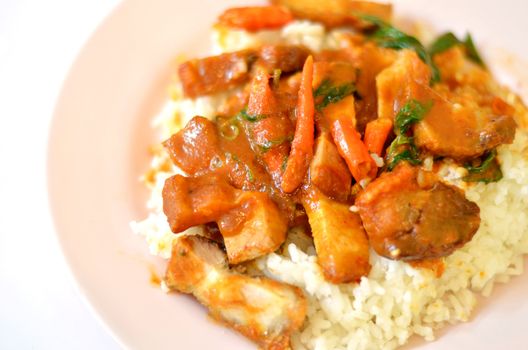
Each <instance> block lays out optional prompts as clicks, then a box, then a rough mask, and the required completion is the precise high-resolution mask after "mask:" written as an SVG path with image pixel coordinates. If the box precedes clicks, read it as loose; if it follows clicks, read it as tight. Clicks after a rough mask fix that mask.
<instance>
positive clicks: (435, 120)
mask: <svg viewBox="0 0 528 350" xmlns="http://www.w3.org/2000/svg"><path fill="white" fill-rule="evenodd" d="M430 76H431V72H430V69H429V67H428V66H427V65H426V64H425V63H423V62H422V61H421V60H420V59H419V58H418V56H417V55H416V53H414V52H413V51H403V52H402V53H401V56H400V58H399V59H398V60H397V61H396V62H395V63H394V64H393V65H392V66H390V67H389V68H387V69H385V70H384V71H383V72H382V73H380V74H379V75H378V77H377V78H376V80H377V89H378V112H379V116H380V117H386V118H394V117H395V116H396V114H397V113H398V111H399V110H400V109H401V108H402V107H403V106H404V105H405V104H406V103H407V102H409V101H411V100H417V101H419V102H421V103H422V104H428V105H430V106H431V107H430V110H429V111H428V112H427V113H426V114H425V116H424V118H423V119H422V120H420V121H419V122H417V123H416V124H415V125H414V127H413V131H414V136H415V138H414V141H415V143H416V145H417V146H419V147H420V148H423V149H426V150H427V151H429V152H430V153H432V154H434V155H438V156H444V157H452V158H455V159H467V158H475V157H478V156H480V155H482V154H484V153H485V152H487V151H489V150H491V149H493V148H495V147H497V146H499V145H501V144H503V143H511V142H512V141H513V137H514V135H515V129H516V124H515V121H514V119H513V117H512V116H511V115H508V114H504V113H502V111H497V109H495V110H494V109H493V106H492V103H490V102H486V101H493V100H494V98H493V97H494V96H493V94H492V93H491V91H486V92H478V91H474V89H473V88H471V87H469V86H464V87H462V88H460V89H459V90H457V91H455V93H453V92H452V91H450V90H449V89H448V88H446V87H445V86H444V87H442V86H440V87H435V88H434V89H433V88H431V87H430V86H429V80H430ZM483 94H484V95H486V96H489V98H487V99H484V98H482V96H481V95H483Z"/></svg>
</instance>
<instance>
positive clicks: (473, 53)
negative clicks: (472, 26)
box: [464, 33, 486, 67]
mask: <svg viewBox="0 0 528 350" xmlns="http://www.w3.org/2000/svg"><path fill="white" fill-rule="evenodd" d="M464 47H465V48H466V55H467V56H468V58H469V59H470V60H472V61H473V62H475V63H477V64H480V65H481V66H482V67H486V64H485V63H484V61H483V60H482V58H481V57H480V55H479V53H478V51H477V48H476V47H475V43H474V42H473V38H472V37H471V34H469V33H467V34H466V38H465V39H464Z"/></svg>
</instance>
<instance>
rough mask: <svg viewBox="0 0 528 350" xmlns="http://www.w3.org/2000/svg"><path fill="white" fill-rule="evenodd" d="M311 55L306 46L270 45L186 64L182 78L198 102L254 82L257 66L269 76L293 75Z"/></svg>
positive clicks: (183, 85)
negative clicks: (251, 81) (254, 70)
mask: <svg viewBox="0 0 528 350" xmlns="http://www.w3.org/2000/svg"><path fill="white" fill-rule="evenodd" d="M308 54H309V52H308V50H307V49H306V48H304V47H302V46H295V45H266V46H263V47H262V48H260V49H258V50H249V49H248V50H242V51H235V52H230V53H224V54H221V55H218V56H211V57H206V58H201V59H193V60H190V61H187V62H184V63H182V64H181V65H180V66H179V68H178V74H179V77H180V80H181V83H182V87H183V92H184V94H185V96H186V97H190V98H195V97H198V96H202V95H208V94H213V93H217V92H221V91H225V90H228V89H230V88H233V87H235V86H238V85H241V84H242V83H245V82H247V81H248V80H249V79H250V78H251V68H252V66H253V64H255V63H256V65H258V66H261V67H264V68H266V69H267V71H268V72H273V71H274V70H276V69H278V70H280V71H281V72H284V73H291V72H295V71H298V70H300V69H301V68H302V66H303V63H304V60H305V59H306V57H307V56H308Z"/></svg>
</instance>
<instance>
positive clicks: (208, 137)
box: [163, 103, 295, 221]
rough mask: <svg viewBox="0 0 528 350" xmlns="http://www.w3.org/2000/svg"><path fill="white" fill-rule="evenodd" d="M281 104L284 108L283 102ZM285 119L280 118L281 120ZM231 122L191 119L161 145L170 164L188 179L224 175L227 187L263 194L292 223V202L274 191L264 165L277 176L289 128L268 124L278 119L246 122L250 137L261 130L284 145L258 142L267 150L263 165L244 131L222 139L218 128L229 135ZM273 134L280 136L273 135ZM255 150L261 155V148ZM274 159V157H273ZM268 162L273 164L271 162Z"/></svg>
mask: <svg viewBox="0 0 528 350" xmlns="http://www.w3.org/2000/svg"><path fill="white" fill-rule="evenodd" d="M280 105H281V106H284V103H280ZM279 117H280V116H279ZM286 117H287V116H282V117H280V118H283V119H282V120H284V118H286ZM230 119H231V118H230ZM230 119H218V123H214V122H212V121H210V120H208V119H206V118H203V117H194V118H193V119H191V120H190V121H189V122H188V123H187V125H186V126H185V127H184V128H183V129H181V130H180V131H179V132H178V133H176V134H174V135H172V136H171V137H170V138H169V139H168V140H167V141H165V142H164V143H163V144H164V146H165V148H166V149H167V151H168V153H169V155H170V157H171V159H172V161H173V163H174V164H176V165H177V166H178V167H179V168H180V169H181V170H183V171H184V172H185V173H187V174H188V175H190V176H201V175H205V174H209V173H215V174H219V175H223V176H225V177H226V178H227V179H228V180H229V184H230V185H232V186H234V187H236V188H237V189H242V190H245V191H252V192H255V191H260V192H266V193H267V194H268V195H269V196H270V197H271V198H272V199H273V201H275V203H276V204H277V205H278V206H279V208H280V211H281V213H282V214H283V216H284V217H286V218H288V220H290V221H293V220H294V214H295V213H294V211H295V204H294V203H293V199H292V198H291V197H290V196H288V195H286V194H284V193H282V192H281V191H277V190H276V189H275V187H274V186H273V179H272V177H271V175H270V174H269V173H268V171H267V170H266V168H265V166H264V165H267V163H266V161H269V162H270V164H271V165H274V167H273V168H270V169H275V170H276V171H275V173H272V174H277V175H278V176H280V170H281V169H280V168H281V165H282V162H283V160H284V155H282V154H281V153H280V152H287V151H288V150H289V143H288V142H287V138H286V137H285V136H281V135H284V134H283V133H284V132H287V130H288V129H286V128H284V127H283V126H284V125H283V124H281V123H276V122H275V123H270V121H273V120H277V119H276V118H273V119H270V120H268V121H266V122H265V121H264V120H262V121H258V122H246V123H247V126H248V128H249V127H250V128H251V132H249V131H250V130H247V131H248V134H250V135H249V136H251V137H253V136H254V135H255V134H256V133H257V132H258V131H260V132H261V134H262V135H263V136H268V138H270V139H271V140H277V139H278V140H280V141H281V140H282V141H283V142H284V144H283V145H279V144H276V143H274V142H267V143H266V142H265V141H266V140H265V139H263V140H262V141H261V142H263V147H264V146H265V147H269V148H270V149H269V150H267V152H263V154H262V158H264V159H263V163H264V165H263V164H261V160H260V159H258V158H257V155H256V154H255V153H254V152H253V151H252V149H251V146H250V144H249V141H248V135H246V132H242V131H240V132H239V133H238V135H236V137H234V138H226V137H223V136H222V131H221V130H219V129H222V128H223V129H224V130H227V132H230V127H229V125H232V124H230V123H231V121H230ZM287 122H289V120H288V121H287ZM242 123H243V122H240V124H238V122H237V124H236V127H237V128H242ZM290 124H291V123H290ZM237 130H238V129H237ZM274 132H279V133H282V134H278V135H277V134H273V133H274ZM257 148H258V146H257ZM284 148H285V150H284ZM257 151H259V152H261V151H260V149H257ZM274 156H275V158H272V157H274ZM271 160H275V162H274V163H271Z"/></svg>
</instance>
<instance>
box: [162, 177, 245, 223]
mask: <svg viewBox="0 0 528 350" xmlns="http://www.w3.org/2000/svg"><path fill="white" fill-rule="evenodd" d="M162 194H163V212H164V213H165V215H166V216H167V219H168V221H169V225H170V228H171V230H172V232H175V233H178V232H182V231H184V230H186V229H188V228H189V227H192V226H196V225H202V224H206V223H208V222H212V221H216V220H217V219H218V218H219V217H220V216H221V215H222V214H224V213H226V212H228V211H229V210H231V209H233V208H234V207H236V206H237V203H236V200H237V196H238V192H237V190H236V189H235V188H233V187H232V186H230V185H229V184H228V183H227V182H226V181H225V180H223V179H222V178H221V177H220V176H218V175H214V174H209V175H207V176H198V177H184V176H181V175H174V176H172V177H170V178H168V179H167V180H166V181H165V186H163V193H162Z"/></svg>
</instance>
